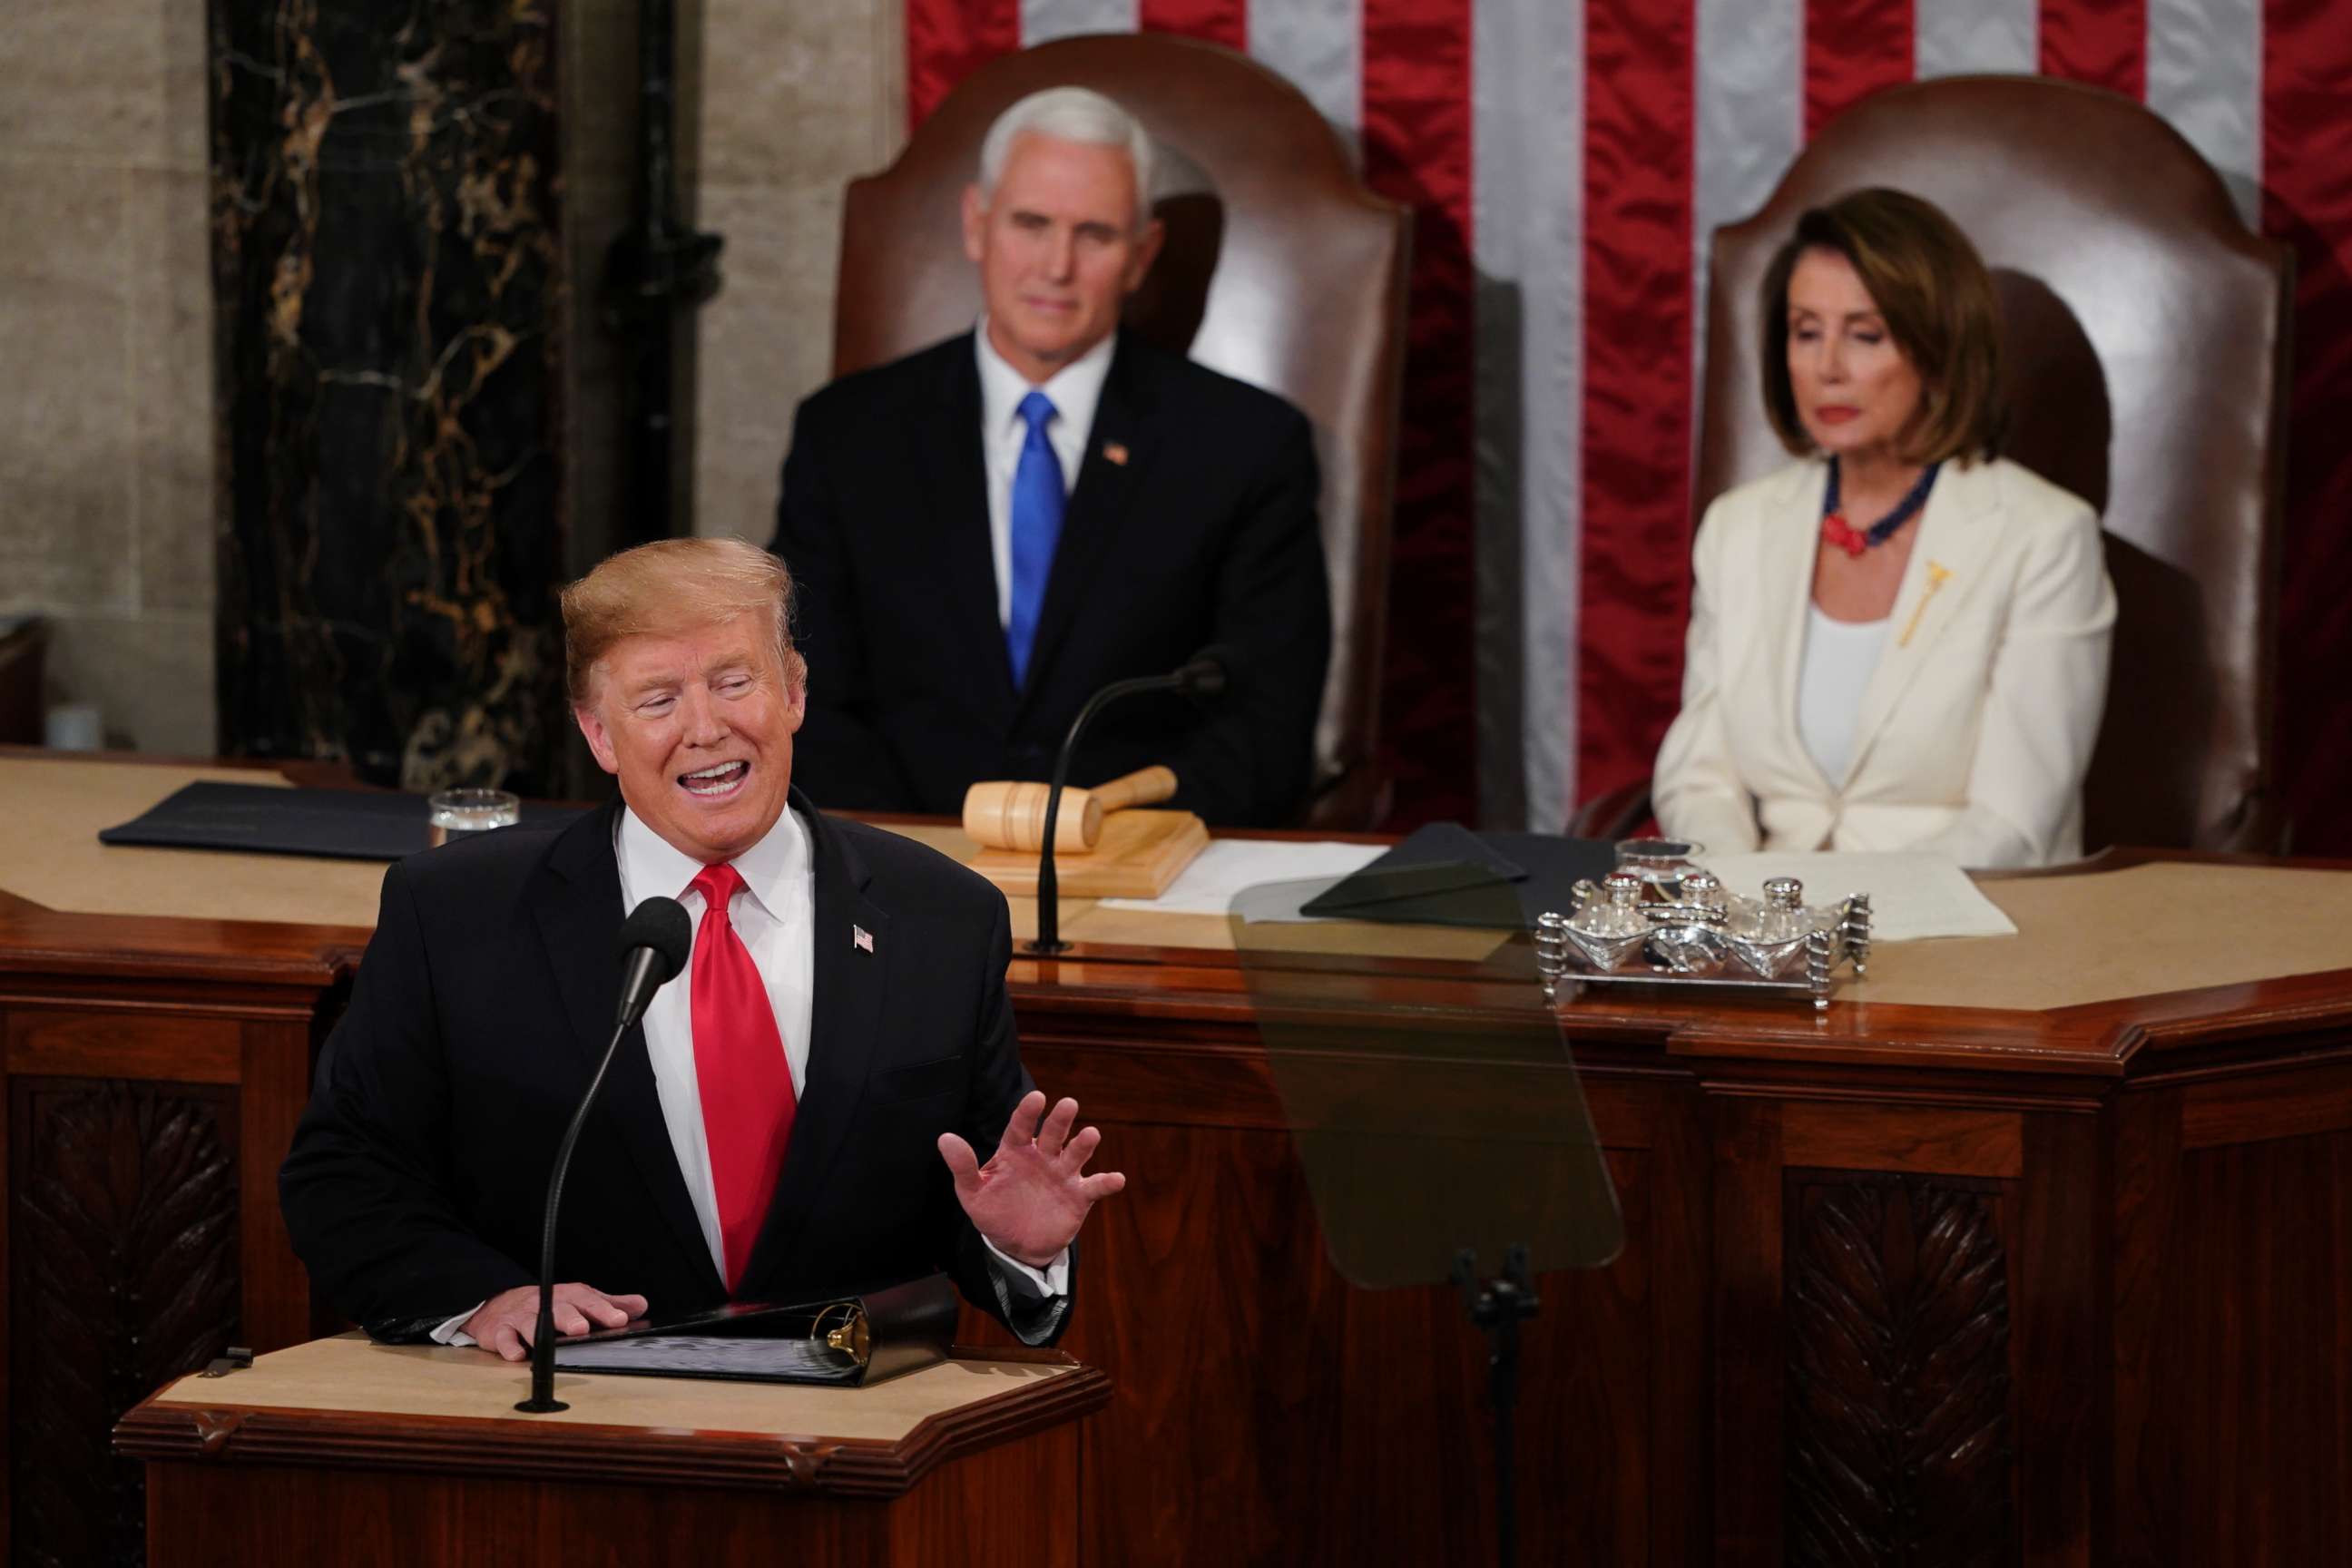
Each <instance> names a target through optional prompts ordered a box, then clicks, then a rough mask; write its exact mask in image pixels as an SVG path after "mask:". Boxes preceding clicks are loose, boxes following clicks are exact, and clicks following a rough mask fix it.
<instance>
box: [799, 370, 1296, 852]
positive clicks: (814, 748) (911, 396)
mask: <svg viewBox="0 0 2352 1568" xmlns="http://www.w3.org/2000/svg"><path fill="white" fill-rule="evenodd" d="M980 422H981V398H980V370H979V366H978V364H977V363H975V361H974V359H973V345H972V338H971V333H969V332H967V333H965V334H963V335H962V336H961V337H957V338H950V339H949V340H948V341H947V342H943V343H940V344H937V345H935V346H933V347H931V348H928V349H925V350H923V351H922V352H921V353H916V354H912V355H909V356H908V358H906V359H902V360H898V361H897V362H895V363H890V364H887V365H883V366H880V367H878V368H876V369H874V370H869V371H865V372H861V373H860V374H856V375H852V376H847V377H845V378H844V379H842V380H840V381H837V382H835V383H834V384H832V385H830V386H828V387H826V388H824V390H823V391H821V392H819V393H817V394H816V395H814V396H813V397H811V398H810V399H809V400H808V401H807V402H806V403H803V405H801V410H800V416H799V418H798V420H797V421H796V423H795V425H794V427H793V448H792V455H791V456H790V457H789V458H787V459H786V461H785V463H784V480H783V500H782V505H781V507H780V508H779V512H778V521H777V530H776V539H775V543H774V549H775V550H776V552H778V553H779V554H781V555H782V557H783V559H784V563H785V564H786V565H787V566H789V567H790V568H791V569H792V573H793V583H794V595H795V600H796V608H795V613H794V620H795V623H796V636H797V639H798V642H799V645H800V648H801V651H802V652H803V653H804V654H806V655H807V656H808V661H809V670H810V673H809V714H808V721H807V723H806V724H805V725H804V726H803V729H802V731H801V733H800V737H799V739H798V741H797V742H795V760H794V763H793V766H794V769H795V776H796V777H797V778H798V779H799V780H800V781H801V782H802V784H803V785H804V786H805V787H806V788H807V790H808V792H809V794H810V795H813V796H814V798H816V799H817V800H819V801H822V802H823V803H824V805H827V806H828V807H832V808H835V809H866V810H898V811H926V812H939V813H948V814H954V813H957V812H961V810H962V809H963V794H964V789H965V786H967V785H969V784H972V783H973V782H975V781H977V780H982V779H1007V778H1013V779H1042V778H1046V777H1049V776H1050V775H1051V773H1052V772H1053V765H1054V753H1055V749H1056V748H1057V747H1059V746H1060V744H1061V743H1062V738H1063V736H1064V735H1065V734H1066V732H1067V731H1068V730H1069V727H1070V721H1072V720H1073V719H1074V718H1076V716H1077V711H1078V709H1079V707H1080V706H1081V705H1083V704H1084V703H1085V701H1086V700H1087V698H1088V697H1089V696H1091V695H1092V694H1093V693H1094V692H1095V691H1096V690H1097V689H1099V688H1101V687H1102V686H1104V685H1105V684H1107V683H1108V682H1109V681H1112V680H1117V679H1125V678H1127V677H1129V676H1138V675H1164V674H1166V673H1167V672H1168V671H1170V670H1171V669H1173V668H1176V667H1177V666H1178V665H1180V664H1181V663H1183V662H1184V660H1185V659H1186V658H1190V657H1191V656H1192V654H1193V653H1195V652H1197V651H1198V650H1199V649H1200V648H1202V647H1204V646H1206V645H1208V644H1211V643H1220V644H1223V645H1225V646H1226V647H1229V648H1231V649H1232V650H1233V651H1234V655H1235V658H1234V678H1235V679H1234V686H1233V689H1231V691H1230V692H1229V693H1228V695H1227V696H1226V697H1225V698H1224V699H1223V700H1221V701H1219V702H1217V703H1216V704H1215V705H1214V706H1213V707H1212V708H1208V709H1205V710H1204V709H1202V708H1200V707H1196V706H1194V705H1193V704H1192V703H1191V702H1189V701H1187V700H1184V699H1182V698H1178V697H1172V696H1160V695H1153V696H1147V697H1136V698H1130V699H1128V700H1126V701H1124V702H1122V703H1120V704H1118V705H1117V706H1115V707H1112V708H1109V709H1107V710H1104V712H1103V714H1102V716H1101V717H1100V718H1098V719H1097V720H1096V721H1095V722H1094V723H1093V724H1092V725H1091V726H1089V728H1088V731H1087V742H1086V743H1085V744H1084V745H1082V747H1081V748H1080V751H1079V752H1078V754H1077V757H1076V759H1074V761H1073V763H1072V766H1071V770H1070V781H1071V782H1072V783H1073V784H1099V783H1101V782H1103V781H1104V780H1106V779H1108V778H1111V777H1114V776H1116V775H1118V774H1119V773H1127V772H1129V771H1131V770H1132V769H1135V768H1139V767H1143V766H1145V765H1147V764H1149V763H1163V762H1164V763H1168V764H1169V765H1171V767H1173V768H1174V769H1175V770H1176V773H1177V777H1178V779H1179V781H1180V787H1181V793H1180V794H1179V795H1178V796H1177V799H1176V803H1175V804H1176V805H1179V806H1182V807H1185V808H1188V809H1191V810H1193V811H1197V812H1199V813H1200V814H1201V815H1202V816H1204V817H1206V818H1207V819H1208V820H1209V821H1211V822H1213V823H1217V824H1220V825H1226V826H1272V825H1278V824H1281V823H1283V822H1286V821H1287V820H1289V819H1291V818H1292V817H1293V816H1296V815H1297V812H1298V810H1299V808H1300V807H1301V806H1302V805H1303V804H1304V803H1305V801H1306V798H1307V790H1308V787H1309V785H1310V784H1311V782H1312V771H1313V762H1314V741H1315V720H1316V714H1317V711H1318V709H1319V708H1320V706H1321V701H1322V696H1323V676H1324V670H1325V668H1326V667H1327V666H1328V663H1329V661H1330V652H1331V619H1330V589H1329V585H1328V582H1327V580H1326V577H1325V573H1324V565H1323V546H1322V539H1321V536H1320V534H1319V533H1318V531H1317V525H1316V514H1315V493H1316V486H1317V482H1318V481H1317V469H1316V464H1315V444H1314V437H1313V434H1312V431H1311V430H1310V428H1309V427H1308V425H1307V420H1306V418H1305V416H1302V415H1301V414H1300V413H1299V412H1298V411H1297V409H1296V408H1293V407H1292V406H1291V405H1289V404H1287V403H1285V402H1284V401H1283V400H1282V399H1280V398H1278V397H1276V396H1275V395H1272V394H1270V393H1266V392H1261V391H1259V390H1258V389H1257V388H1255V387H1253V386H1248V385H1245V384H1243V383H1241V382H1238V381H1234V380H1233V379H1231V378H1230V377H1227V376H1223V375H1219V374H1216V373H1215V372H1213V371H1210V370H1206V369H1203V368H1202V367H1201V366H1199V365H1196V364H1194V363H1192V362H1191V361H1189V360H1185V359H1181V358H1179V357H1178V356H1176V355H1173V354H1170V353H1165V352H1163V351H1161V350H1159V349H1156V348H1153V347H1152V346H1151V345H1150V344H1149V343H1146V342H1143V341H1141V340H1140V339H1139V338H1137V337H1135V336H1133V335H1132V334H1130V333H1125V332H1122V333H1121V334H1120V335H1119V340H1118V348H1117V350H1116V351H1115V353H1114V356H1113V358H1112V361H1111V365H1110V371H1109V374H1108V377H1107V379H1106V380H1105V382H1104V384H1103V392H1102V401H1101V403H1100V404H1099V405H1097V410H1096V413H1095V423H1094V429H1093V431H1092V433H1091V434H1090V435H1089V437H1088V438H1087V447H1086V454H1087V455H1086V458H1085V460H1084V462H1083V464H1082V465H1081V467H1080V468H1079V470H1078V477H1077V483H1076V488H1075V489H1073V490H1072V492H1071V495H1070V503H1069V508H1068V510H1067V511H1066V513H1065V514H1064V517H1063V523H1062V534H1061V540H1060V542H1059V543H1058V544H1057V546H1056V547H1055V556H1054V569H1053V574H1052V575H1051V577H1050V578H1049V579H1048V581H1047V584H1046V589H1045V605H1044V607H1043V612H1042V615H1041V616H1040V620H1039V626H1038V630H1037V640H1036V643H1035V645H1034V648H1033V651H1032V653H1031V658H1030V671H1029V681H1028V684H1027V685H1026V686H1025V687H1024V688H1023V689H1020V690H1017V691H1016V690H1015V689H1013V668H1012V663H1011V660H1010V658H1008V657H1007V655H1006V653H1005V650H1004V633H1003V626H1001V625H1000V623H999V622H998V620H997V616H996V571H995V565H994V563H993V561H992V557H991V554H990V551H989V521H988V496H987V489H986V482H987V481H986V478H985V470H984V467H983V464H984V458H983V456H982V444H981V428H980ZM1118 447H1124V448H1125V450H1126V454H1127V460H1126V461H1125V462H1124V463H1118V462H1114V461H1112V460H1111V459H1110V458H1108V457H1107V456H1106V455H1105V452H1106V449H1107V448H1110V449H1116V448H1118Z"/></svg>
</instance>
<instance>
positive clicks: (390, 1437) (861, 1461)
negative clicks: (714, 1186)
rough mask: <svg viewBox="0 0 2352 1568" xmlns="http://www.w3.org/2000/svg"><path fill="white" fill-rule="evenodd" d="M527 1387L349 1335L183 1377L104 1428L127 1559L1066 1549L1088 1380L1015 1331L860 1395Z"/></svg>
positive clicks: (171, 1565) (955, 1563)
mask: <svg viewBox="0 0 2352 1568" xmlns="http://www.w3.org/2000/svg"><path fill="white" fill-rule="evenodd" d="M528 1381H529V1374H528V1373H526V1372H525V1371H524V1370H523V1369H521V1368H519V1367H513V1366H509V1365H507V1364H506V1363H501V1362H496V1361H492V1360H491V1359H490V1358H488V1357H487V1356H484V1355H481V1354H479V1353H478V1352H467V1351H450V1350H442V1349H438V1348H436V1347H431V1346H388V1345H374V1344H370V1343H369V1342H367V1341H366V1340H365V1339H364V1338H362V1336H360V1335H358V1334H355V1333H354V1334H347V1335H342V1336H339V1337H336V1338H333V1339H325V1340H314V1341H312V1342H310V1343H308V1344H303V1345H297V1346H295V1347H293V1348H291V1349H289V1350H283V1351H279V1352H276V1353H275V1354H272V1355H265V1356H262V1357H260V1358H259V1359H257V1361H256V1362H255V1363H254V1364H253V1365H252V1366H251V1367H250V1368H247V1369H246V1370H244V1371H239V1372H231V1373H227V1374H226V1376H223V1377H220V1378H217V1379H215V1378H207V1377H201V1376H198V1377H186V1378H182V1379H181V1380H180V1381H179V1382H177V1383H175V1384H173V1385H172V1386H171V1387H169V1388H166V1389H163V1391H161V1392H160V1393H158V1394H155V1395H154V1396H153V1397H152V1398H151V1399H148V1400H146V1401H145V1402H143V1403H142V1404H141V1405H139V1406H138V1407H137V1408H136V1409H134V1410H132V1411H131V1413H130V1414H129V1415H126V1416H125V1417H124V1418H123V1420H122V1422H121V1425H120V1426H117V1427H116V1428H115V1434H114V1440H115V1448H116V1451H117V1452H118V1453H120V1454H122V1455H124V1456H126V1457H127V1458H130V1459H131V1460H134V1461H141V1462H143V1463H144V1465H145V1467H146V1470H147V1511H148V1523H149V1529H148V1532H147V1540H148V1557H149V1561H150V1562H152V1563H154V1564H156V1568H179V1565H182V1564H185V1565H186V1568H212V1565H213V1564H217V1563H238V1564H246V1565H250V1568H268V1565H271V1564H284V1565H286V1568H310V1564H315V1563H383V1564H385V1565H387V1568H393V1565H399V1568H407V1565H410V1564H422V1563H482V1564H496V1565H497V1568H519V1565H521V1564H534V1563H547V1564H563V1565H566V1568H569V1565H570V1564H572V1563H582V1562H609V1563H660V1562H692V1563H707V1564H709V1565H711V1568H723V1565H729V1564H745V1565H748V1564H752V1563H761V1564H766V1563H810V1564H822V1565H825V1568H833V1565H843V1568H846V1565H850V1564H867V1565H871V1568H920V1565H926V1564H929V1565H936V1568H967V1565H969V1568H979V1565H982V1564H1002V1565H1003V1568H1067V1565H1069V1564H1072V1563H1076V1560H1077V1554H1076V1541H1075V1538H1074V1537H1073V1535H1072V1533H1071V1531H1070V1530H1069V1529H1068V1521H1069V1520H1070V1518H1071V1517H1072V1515H1073V1514H1075V1513H1076V1509H1077V1503H1078V1497H1077V1491H1078V1449H1077V1427H1076V1420H1077V1418H1078V1417H1080V1416H1082V1415H1087V1413H1089V1412H1091V1411H1094V1410H1097V1409H1099V1408H1100V1407H1101V1405H1102V1404H1103V1401H1104V1400H1105V1399H1106V1398H1107V1397H1108V1392H1109V1391H1108V1386H1107V1385H1106V1384H1105V1382H1104V1380H1103V1376H1102V1374H1101V1373H1098V1372H1096V1371H1094V1370H1093V1369H1092V1368H1089V1367H1083V1366H1079V1365H1077V1364H1076V1363H1074V1362H1072V1361H1071V1360H1070V1359H1069V1358H1068V1357H1067V1356H1065V1355H1063V1354H1061V1353H1059V1352H1054V1351H1034V1350H1019V1351H1010V1352H1003V1353H1002V1354H1000V1355H992V1356H982V1355H972V1356H965V1357H960V1358H959V1359H956V1360H953V1361H949V1362H946V1363H940V1364H939V1365H936V1366H929V1367H924V1368H922V1369H920V1370H919V1371H916V1372H912V1373H906V1374H905V1375H903V1376H900V1377H897V1378H893V1379H890V1380H889V1381H887V1382H885V1383H882V1384H877V1385H875V1386H874V1387H871V1388H809V1387H794V1386H791V1385H780V1384H743V1383H696V1382H686V1381H680V1380H677V1379H671V1378H651V1377H610V1376H605V1377H593V1376H580V1375H574V1374H566V1375H564V1376H562V1377H560V1378H559V1379H558V1380H557V1382H558V1384H559V1385H560V1386H561V1389H562V1396H563V1397H564V1398H565V1399H567V1400H569V1401H571V1403H572V1409H570V1410H568V1411H561V1412H557V1413H555V1414H553V1415H530V1416H527V1415H517V1414H516V1413H515V1410H514V1408H513V1406H514V1402H515V1399H516V1397H517V1396H518V1394H520V1393H521V1392H522V1391H523V1389H524V1388H525V1387H526V1386H527V1384H528Z"/></svg>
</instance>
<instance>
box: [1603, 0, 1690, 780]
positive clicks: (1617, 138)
mask: <svg viewBox="0 0 2352 1568" xmlns="http://www.w3.org/2000/svg"><path fill="white" fill-rule="evenodd" d="M1584 28H1585V32H1584V39H1585V72H1584V83H1585V85H1584V94H1585V98H1584V103H1585V114H1584V121H1585V130H1584V240H1585V243H1584V407H1583V412H1582V416H1583V422H1584V435H1583V450H1584V473H1583V484H1582V501H1581V508H1580V510H1581V512H1582V516H1583V522H1582V534H1581V538H1580V560H1581V563H1582V566H1581V572H1580V586H1579V592H1578V609H1577V671H1576V686H1577V701H1578V708H1579V712H1580V714H1581V716H1582V718H1581V722H1580V725H1579V727H1578V728H1579V731H1580V733H1579V735H1578V737H1577V793H1578V795H1579V796H1580V798H1582V799H1591V797H1592V796H1594V795H1600V794H1602V793H1604V792H1606V791H1608V790H1611V789H1614V788H1616V787H1617V786H1618V785H1620V784H1625V783H1628V782H1629V781H1631V780H1633V779H1636V778H1639V777H1641V776H1643V774H1645V773H1648V772H1649V771H1650V763H1651V760H1652V758H1653V757H1654V754H1655V752H1656V751H1657V746H1658V742H1659V741H1660V739H1662V738H1663V737H1664V733H1665V727H1666V724H1667V723H1668V722H1669V721H1671V720H1672V719H1673V718H1674V714H1675V707H1676V706H1677V692H1678V689H1679V686H1680V683H1681V679H1682V663H1683V631H1684V626H1685V622H1686V621H1687V620H1688V618H1689V614H1690V501H1689V475H1688V473H1687V471H1686V470H1687V468H1688V463H1689V456H1690V436H1691V410H1690V404H1691V321H1690V313H1691V235H1690V225H1691V195H1690V193H1691V176H1692V157H1693V153H1692V147H1693V138H1694V136H1695V134H1696V132H1695V124H1694V121H1693V118H1692V87H1691V80H1692V73H1691V58H1692V56H1691V49H1692V40H1693V37H1694V28H1695V18H1694V16H1693V12H1692V5H1691V0H1673V3H1671V4H1666V3H1661V0H1591V4H1590V5H1588V6H1587V7H1586V10H1585V21H1584Z"/></svg>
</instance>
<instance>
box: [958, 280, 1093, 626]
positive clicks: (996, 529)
mask: <svg viewBox="0 0 2352 1568" xmlns="http://www.w3.org/2000/svg"><path fill="white" fill-rule="evenodd" d="M971 338H972V342H973V344H974V345H975V350H974V352H975V353H976V355H977V357H978V358H979V360H980V437H981V443H980V444H981V450H982V453H983V454H984V456H985V457H986V459H987V463H988V551H989V554H990V555H991V556H992V557H993V558H994V560H995V562H996V623H997V625H999V626H1003V625H1005V624H1006V623H1008V622H1010V621H1011V620H1012V619H1013V470H1014V469H1016V468H1019V467H1020V466H1021V448H1022V446H1023V445H1024V443H1025V442H1026V441H1027V440H1028V438H1029V424H1028V421H1026V420H1024V419H1023V418H1022V417H1021V400H1022V399H1023V398H1024V397H1026V396H1028V395H1029V394H1030V393H1032V392H1042V393H1044V394H1045V395H1046V396H1047V397H1048V398H1050V399H1051V400H1052V401H1053V405H1054V417H1053V418H1052V419H1051V420H1050V421H1048V422H1047V423H1046V426H1045V439H1046V440H1047V442H1049V443H1050V444H1051V445H1052V446H1053V448H1054V458H1055V461H1056V462H1058V463H1060V464H1061V466H1062V494H1063V495H1064V496H1067V495H1068V494H1069V493H1070V491H1071V490H1072V489H1075V488H1076V485H1077V482H1078V465H1079V463H1080V462H1081V461H1083V460H1084V458H1086V455H1087V435H1088V433H1090V432H1091V431H1092V430H1093V429H1094V427H1095V407H1096V405H1098V404H1099V403H1101V402H1102V389H1103V380H1104V378H1105V377H1107V376H1108V375H1109V374H1110V356H1111V352H1112V351H1113V350H1114V349H1116V348H1117V347H1118V333H1116V332H1113V333H1111V334H1110V335H1109V336H1108V337H1106V338H1104V339H1103V341H1102V342H1098V343H1097V344H1096V345H1095V346H1094V347H1092V348H1090V349H1088V350H1087V352H1086V353H1083V354H1080V355H1079V356H1078V357H1077V358H1076V359H1074V360H1072V361H1071V362H1070V363H1067V364H1066V365H1064V366H1063V367H1062V368H1061V369H1060V370H1057V371H1055V373H1054V376H1053V379H1052V380H1050V381H1048V382H1046V383H1045V385H1043V386H1036V387H1033V386H1031V385H1030V384H1029V382H1028V379H1027V378H1026V377H1024V375H1023V374H1021V373H1020V372H1019V371H1017V370H1015V369H1013V367H1012V365H1010V364H1008V363H1005V359H1004V356H1003V354H1000V353H997V352H996V349H995V347H994V345H992V343H990V342H989V341H988V318H987V317H985V316H982V318H981V319H980V325H979V326H978V327H977V328H976V329H974V330H973V331H972V334H971Z"/></svg>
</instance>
